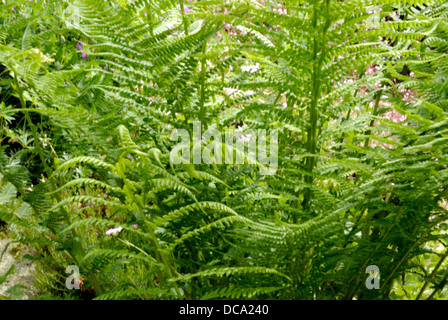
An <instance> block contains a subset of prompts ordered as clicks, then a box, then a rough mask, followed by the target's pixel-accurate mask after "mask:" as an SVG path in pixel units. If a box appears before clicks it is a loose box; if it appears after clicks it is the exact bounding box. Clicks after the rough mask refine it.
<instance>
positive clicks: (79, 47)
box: [76, 42, 83, 50]
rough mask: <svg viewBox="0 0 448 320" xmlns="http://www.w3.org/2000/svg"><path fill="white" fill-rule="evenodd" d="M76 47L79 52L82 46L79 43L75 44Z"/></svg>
mask: <svg viewBox="0 0 448 320" xmlns="http://www.w3.org/2000/svg"><path fill="white" fill-rule="evenodd" d="M76 46H77V47H78V49H79V50H82V49H83V46H82V44H80V43H79V42H78V43H77V44H76Z"/></svg>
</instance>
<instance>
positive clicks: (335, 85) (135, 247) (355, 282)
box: [0, 0, 448, 299]
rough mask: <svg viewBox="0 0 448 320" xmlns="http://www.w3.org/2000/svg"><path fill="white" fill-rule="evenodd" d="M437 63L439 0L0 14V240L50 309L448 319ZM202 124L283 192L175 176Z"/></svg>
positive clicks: (16, 4) (138, 4) (444, 124)
mask: <svg viewBox="0 0 448 320" xmlns="http://www.w3.org/2000/svg"><path fill="white" fill-rule="evenodd" d="M447 43H448V5H447V3H446V2H445V1H429V0H428V1H424V0H407V1H398V0H397V1H386V0H374V1H368V0H346V1H335V0H318V1H316V0H313V1H298V0H297V1H296V0H288V1H281V2H279V1H255V0H237V1H236V0H229V1H227V0H226V1H222V0H221V1H214V0H212V1H185V2H182V1H181V2H179V1H172V0H163V1H152V0H140V1H139V0H137V1H127V0H117V1H105V0H104V1H103V0H101V1H98V0H96V1H92V0H70V1H63V2H61V1H52V0H47V1H43V0H42V1H39V0H33V1H25V0H18V1H12V0H11V1H10V0H3V2H2V3H1V5H0V95H1V105H0V124H1V127H0V128H1V129H0V141H1V148H0V186H1V188H0V223H2V225H4V226H5V227H6V230H7V232H8V235H9V236H10V237H11V238H13V239H14V240H15V241H18V242H22V243H25V244H28V245H29V246H31V247H32V248H33V249H34V250H35V253H36V254H35V256H33V257H32V256H28V258H29V259H33V260H34V261H36V263H37V266H38V270H37V273H36V275H35V276H36V286H37V287H38V289H39V290H40V291H41V292H42V296H41V298H44V299H58V298H64V299H93V298H94V299H223V298H224V299H240V298H244V299H445V298H446V294H447V293H446V289H445V285H446V282H447V277H448V269H447V264H446V262H445V259H446V256H447V251H446V250H447V249H446V244H445V237H446V223H445V221H446V215H447V209H448V207H447V199H448V197H447V181H448V170H447V165H448V157H447V154H448V153H447V146H448V143H447V139H448V137H447V131H448V120H447V119H448V118H447V107H448V103H447V101H448V95H447V92H448V88H447V83H448V82H447V80H448V73H447V66H448V60H447V54H446V49H447ZM193 121H200V122H201V125H202V129H203V130H205V129H207V128H215V129H218V130H219V131H220V132H224V130H225V129H234V130H237V131H238V130H240V131H241V130H249V129H252V130H257V129H266V130H269V129H277V130H278V131H279V147H278V150H279V155H278V156H279V164H278V170H277V172H276V174H274V175H262V174H260V172H259V170H258V167H257V166H259V165H260V163H257V162H256V161H254V159H246V160H247V161H246V162H247V163H246V164H243V165H216V164H214V165H207V164H198V165H197V164H195V165H174V164H173V163H171V162H170V157H169V153H170V150H171V149H172V147H173V146H174V145H175V144H176V142H175V141H171V139H170V136H171V132H172V130H173V129H186V130H188V131H189V132H190V133H192V123H193ZM204 145H205V142H204ZM204 145H203V146H200V148H203V147H204ZM372 264H373V265H377V266H378V267H379V269H380V283H381V287H380V289H379V290H368V289H367V288H366V285H365V282H366V277H367V274H366V273H365V270H366V267H367V266H368V265H372ZM69 265H76V266H78V267H79V268H80V272H81V276H82V281H81V289H80V290H68V289H67V288H66V286H65V279H66V278H67V276H68V275H67V274H66V273H65V270H66V268H67V266H69Z"/></svg>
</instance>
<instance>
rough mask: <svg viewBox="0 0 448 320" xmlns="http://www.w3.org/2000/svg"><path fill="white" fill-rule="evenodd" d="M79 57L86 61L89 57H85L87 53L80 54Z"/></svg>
mask: <svg viewBox="0 0 448 320" xmlns="http://www.w3.org/2000/svg"><path fill="white" fill-rule="evenodd" d="M81 57H82V58H83V59H86V60H87V58H88V57H89V56H88V55H87V53H85V52H83V53H82V54H81Z"/></svg>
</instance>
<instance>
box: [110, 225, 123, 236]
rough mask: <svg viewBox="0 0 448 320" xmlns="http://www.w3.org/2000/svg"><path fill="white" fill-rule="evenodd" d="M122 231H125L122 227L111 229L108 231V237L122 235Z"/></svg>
mask: <svg viewBox="0 0 448 320" xmlns="http://www.w3.org/2000/svg"><path fill="white" fill-rule="evenodd" d="M121 230H123V228H122V227H118V228H115V229H109V230H107V231H106V235H107V236H111V235H116V234H118V233H120V232H121Z"/></svg>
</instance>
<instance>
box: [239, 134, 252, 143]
mask: <svg viewBox="0 0 448 320" xmlns="http://www.w3.org/2000/svg"><path fill="white" fill-rule="evenodd" d="M250 136H251V135H250V134H248V135H246V136H242V137H241V138H240V139H239V140H240V141H243V142H249V141H250Z"/></svg>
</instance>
